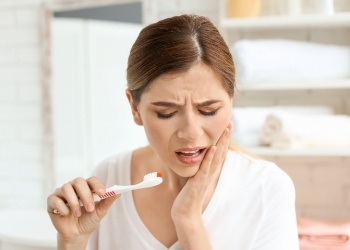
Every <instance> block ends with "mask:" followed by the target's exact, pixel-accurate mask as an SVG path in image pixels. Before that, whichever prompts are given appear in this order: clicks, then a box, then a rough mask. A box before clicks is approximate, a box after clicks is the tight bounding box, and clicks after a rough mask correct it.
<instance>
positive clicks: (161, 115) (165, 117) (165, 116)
mask: <svg viewBox="0 0 350 250" xmlns="http://www.w3.org/2000/svg"><path fill="white" fill-rule="evenodd" d="M218 110H219V109H216V110H214V111H210V112H205V111H201V110H199V113H200V114H202V115H205V116H214V115H216V113H217V112H218ZM176 112H177V111H175V112H172V113H169V114H162V113H158V112H157V116H158V118H160V119H169V118H171V117H172V116H173V115H174V114H175V113H176Z"/></svg>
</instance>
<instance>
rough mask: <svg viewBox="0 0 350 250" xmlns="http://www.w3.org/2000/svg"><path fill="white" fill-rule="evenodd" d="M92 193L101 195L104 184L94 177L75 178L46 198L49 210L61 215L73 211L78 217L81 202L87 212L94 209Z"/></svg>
mask: <svg viewBox="0 0 350 250" xmlns="http://www.w3.org/2000/svg"><path fill="white" fill-rule="evenodd" d="M93 193H97V194H98V195H103V194H104V193H105V187H104V185H103V184H102V183H101V182H100V181H99V180H98V179H97V178H96V177H91V178H89V179H87V180H85V179H83V178H77V179H75V180H73V181H71V182H69V183H66V184H64V185H63V186H62V187H61V188H58V189H57V190H56V191H55V193H53V194H52V195H50V196H49V197H48V199H47V205H48V210H49V212H52V211H53V210H55V211H56V213H59V214H61V215H63V216H68V215H69V214H71V213H73V214H74V215H75V216H77V217H80V216H81V214H82V210H81V203H82V205H83V206H84V208H85V210H86V211H87V212H92V211H94V209H95V202H94V198H93Z"/></svg>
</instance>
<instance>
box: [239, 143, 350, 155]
mask: <svg viewBox="0 0 350 250" xmlns="http://www.w3.org/2000/svg"><path fill="white" fill-rule="evenodd" d="M242 147H243V148H244V149H245V150H247V151H248V152H251V153H253V154H255V155H259V156H339V157H350V147H349V148H298V149H274V148H270V147H258V146H256V147H252V146H246V147H244V146H242Z"/></svg>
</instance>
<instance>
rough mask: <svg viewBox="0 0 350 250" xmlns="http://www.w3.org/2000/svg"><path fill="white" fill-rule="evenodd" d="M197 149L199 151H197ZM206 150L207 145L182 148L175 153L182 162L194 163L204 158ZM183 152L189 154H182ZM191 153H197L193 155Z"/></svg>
mask: <svg viewBox="0 0 350 250" xmlns="http://www.w3.org/2000/svg"><path fill="white" fill-rule="evenodd" d="M196 151H199V152H198V153H195V152H196ZM206 151H207V148H206V147H193V148H180V149H177V150H176V151H175V155H176V157H177V159H178V160H179V161H180V162H181V163H183V164H187V165H193V164H196V163H199V162H201V161H202V160H203V158H204V156H205V153H206ZM181 152H183V153H188V154H189V155H185V154H181ZM191 153H195V154H193V155H191Z"/></svg>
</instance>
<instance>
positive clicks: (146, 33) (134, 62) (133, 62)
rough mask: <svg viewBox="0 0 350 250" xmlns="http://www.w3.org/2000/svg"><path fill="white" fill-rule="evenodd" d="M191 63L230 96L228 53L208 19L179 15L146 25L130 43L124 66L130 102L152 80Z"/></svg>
mask: <svg viewBox="0 0 350 250" xmlns="http://www.w3.org/2000/svg"><path fill="white" fill-rule="evenodd" d="M195 63H203V64H205V65H207V66H209V67H210V68H211V69H212V70H213V71H214V72H215V73H216V74H217V75H218V76H219V77H220V78H221V79H222V83H223V87H224V88H225V89H226V91H227V93H228V94H229V95H230V96H231V97H233V94H234V88H235V68H234V64H233V60H232V56H231V53H230V51H229V48H228V46H227V44H226V43H225V41H224V39H223V38H222V36H221V35H220V33H219V31H218V30H217V28H216V27H215V26H214V25H213V24H212V23H211V22H210V21H209V19H207V18H205V17H202V16H197V15H181V16H174V17H171V18H166V19H163V20H161V21H159V22H157V23H153V24H151V25H148V26H146V27H145V28H144V29H142V31H141V32H140V34H139V36H138V38H137V39H136V41H135V43H134V44H133V46H132V48H131V51H130V55H129V60H128V67H127V82H128V89H129V90H130V92H131V95H132V98H133V101H134V102H135V103H138V102H139V101H140V98H141V95H142V93H143V91H144V90H145V89H146V88H147V86H148V85H149V83H150V82H151V81H152V80H154V79H155V78H156V77H158V76H160V75H162V74H164V73H170V72H181V71H186V70H188V69H189V68H190V67H191V66H193V65H194V64H195Z"/></svg>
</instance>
